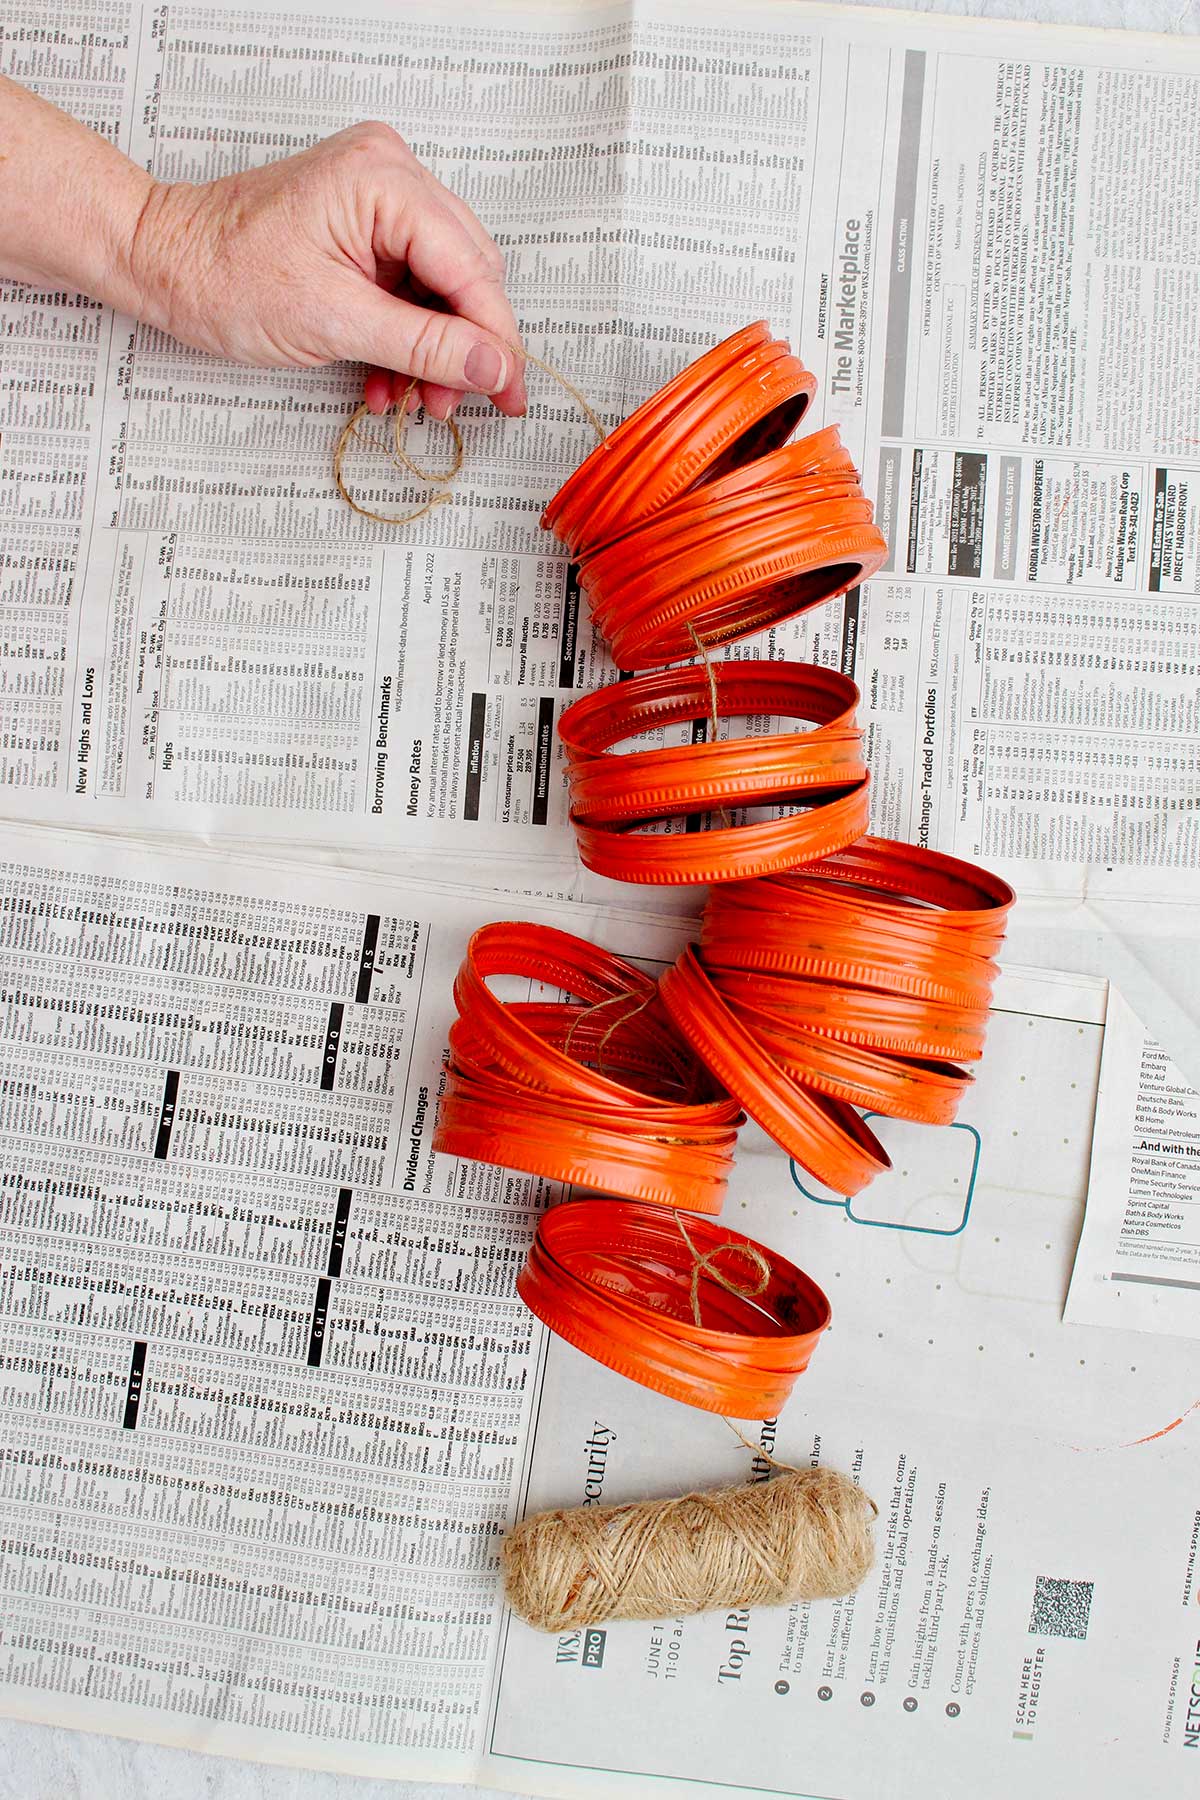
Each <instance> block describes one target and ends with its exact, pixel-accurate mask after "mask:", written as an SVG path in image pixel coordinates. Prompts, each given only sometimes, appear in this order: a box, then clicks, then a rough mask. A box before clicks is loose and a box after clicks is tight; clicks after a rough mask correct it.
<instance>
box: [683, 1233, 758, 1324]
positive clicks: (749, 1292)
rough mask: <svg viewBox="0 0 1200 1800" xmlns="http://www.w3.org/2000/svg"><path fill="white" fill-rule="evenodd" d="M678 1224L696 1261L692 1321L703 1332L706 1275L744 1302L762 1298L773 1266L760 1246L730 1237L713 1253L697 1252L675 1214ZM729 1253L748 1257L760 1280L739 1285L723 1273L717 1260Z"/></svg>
mask: <svg viewBox="0 0 1200 1800" xmlns="http://www.w3.org/2000/svg"><path fill="white" fill-rule="evenodd" d="M675 1224H676V1226H677V1227H678V1230H679V1235H680V1237H681V1238H682V1239H683V1241H684V1243H685V1244H686V1245H687V1248H688V1254H689V1256H690V1257H691V1259H692V1285H691V1294H690V1298H691V1303H692V1320H693V1323H694V1324H696V1325H698V1326H699V1327H700V1329H701V1330H703V1329H704V1321H703V1319H702V1318H701V1317H700V1281H701V1278H702V1276H705V1275H707V1276H708V1278H709V1280H710V1281H715V1282H716V1284H717V1286H718V1287H723V1288H724V1289H725V1291H726V1293H727V1294H736V1295H737V1296H738V1298H739V1299H740V1300H757V1299H758V1296H759V1295H760V1294H761V1293H762V1292H763V1289H764V1288H765V1287H766V1285H767V1283H768V1282H769V1281H770V1279H771V1265H770V1263H769V1262H768V1261H767V1258H766V1257H765V1256H764V1255H763V1253H762V1251H761V1250H760V1249H759V1247H758V1245H757V1244H740V1243H738V1242H737V1241H736V1240H735V1239H734V1238H729V1239H728V1240H727V1241H726V1242H725V1243H724V1244H718V1245H717V1246H716V1248H715V1249H713V1250H705V1251H700V1250H697V1248H696V1246H695V1244H694V1243H693V1241H692V1238H691V1235H690V1233H689V1232H688V1229H687V1227H686V1225H685V1224H684V1222H683V1220H682V1219H681V1218H680V1217H679V1214H678V1213H676V1214H675ZM726 1251H729V1252H730V1253H731V1254H733V1255H741V1256H744V1257H745V1258H746V1260H747V1261H748V1262H751V1263H753V1265H754V1268H755V1272H756V1274H757V1276H758V1280H757V1281H754V1280H753V1278H751V1280H749V1281H747V1282H745V1283H739V1282H737V1281H735V1280H734V1279H733V1277H732V1276H731V1275H724V1274H722V1272H721V1270H720V1269H719V1268H718V1267H717V1258H718V1256H721V1255H723V1254H724V1253H725V1252H726Z"/></svg>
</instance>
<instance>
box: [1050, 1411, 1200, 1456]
mask: <svg viewBox="0 0 1200 1800" xmlns="http://www.w3.org/2000/svg"><path fill="white" fill-rule="evenodd" d="M1197 1408H1200V1400H1193V1401H1192V1404H1191V1405H1190V1406H1185V1407H1184V1409H1183V1411H1182V1412H1181V1413H1180V1415H1179V1417H1178V1418H1177V1419H1172V1420H1171V1423H1170V1424H1169V1425H1163V1426H1162V1427H1161V1428H1160V1429H1159V1430H1158V1431H1151V1432H1148V1433H1147V1435H1146V1436H1145V1437H1140V1438H1130V1440H1129V1442H1128V1443H1125V1444H1072V1445H1070V1446H1069V1447H1070V1448H1071V1449H1072V1450H1075V1451H1078V1452H1079V1453H1080V1454H1081V1455H1086V1454H1087V1453H1088V1452H1089V1451H1090V1452H1093V1453H1094V1452H1096V1451H1098V1450H1101V1451H1103V1450H1136V1449H1137V1447H1138V1445H1139V1444H1153V1443H1154V1442H1155V1441H1156V1440H1157V1439H1158V1438H1165V1437H1166V1435H1167V1433H1168V1432H1169V1431H1174V1430H1176V1429H1177V1427H1178V1426H1180V1425H1182V1424H1183V1423H1184V1421H1185V1420H1186V1419H1190V1418H1191V1416H1192V1414H1193V1413H1194V1412H1195V1411H1196V1410H1197Z"/></svg>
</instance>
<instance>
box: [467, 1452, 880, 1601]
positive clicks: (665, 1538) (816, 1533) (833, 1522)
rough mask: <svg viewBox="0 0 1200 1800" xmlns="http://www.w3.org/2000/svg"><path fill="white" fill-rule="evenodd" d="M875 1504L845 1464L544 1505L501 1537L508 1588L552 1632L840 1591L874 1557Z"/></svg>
mask: <svg viewBox="0 0 1200 1800" xmlns="http://www.w3.org/2000/svg"><path fill="white" fill-rule="evenodd" d="M875 1513H876V1507H875V1504H874V1502H873V1501H872V1500H870V1499H869V1498H868V1497H867V1495H865V1494H864V1493H863V1492H862V1490H861V1489H860V1488H857V1487H855V1485H854V1483H853V1482H852V1481H851V1480H850V1479H849V1478H848V1477H847V1476H845V1475H840V1474H838V1472H837V1471H836V1470H835V1469H791V1470H787V1471H786V1472H784V1473H782V1474H777V1475H773V1476H772V1477H771V1479H770V1480H769V1481H758V1482H752V1483H748V1484H743V1485H741V1486H739V1487H729V1488H717V1489H714V1490H713V1491H712V1492H711V1493H697V1494H684V1495H683V1496H682V1497H681V1498H680V1499H675V1500H640V1501H635V1502H632V1503H631V1504H628V1505H625V1506H605V1507H599V1506H581V1507H575V1508H573V1509H571V1510H569V1511H559V1512H548V1513H539V1514H538V1515H537V1516H536V1517H534V1518H532V1519H526V1520H524V1521H523V1522H522V1523H521V1524H520V1525H518V1526H516V1527H515V1529H514V1530H513V1531H511V1532H510V1533H509V1535H508V1537H507V1538H505V1540H504V1542H503V1544H502V1545H501V1549H500V1557H501V1563H502V1566H503V1570H504V1587H505V1592H506V1595H507V1597H508V1603H509V1605H510V1606H511V1607H512V1609H513V1611H514V1612H515V1613H517V1614H519V1615H520V1617H521V1618H523V1619H525V1620H526V1621H527V1622H528V1623H529V1624H530V1625H532V1626H534V1627H535V1628H536V1629H537V1630H538V1631H550V1632H561V1631H568V1630H573V1629H574V1628H575V1627H576V1626H581V1625H599V1624H601V1623H603V1621H604V1620H606V1619H670V1618H678V1617H679V1616H681V1615H682V1614H685V1613H700V1612H708V1611H711V1610H712V1609H714V1608H725V1609H732V1608H735V1607H736V1608H741V1607H748V1606H783V1605H790V1604H792V1603H793V1602H795V1601H798V1600H825V1599H833V1598H835V1597H836V1596H837V1595H839V1594H848V1593H850V1592H851V1591H852V1590H853V1589H854V1588H856V1587H857V1586H858V1585H859V1583H860V1582H861V1581H862V1579H863V1577H864V1576H865V1575H866V1574H867V1571H868V1570H869V1569H870V1567H871V1563H872V1559H873V1554H874V1546H873V1540H872V1531H871V1525H872V1521H873V1519H874V1517H875Z"/></svg>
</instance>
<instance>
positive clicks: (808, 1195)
mask: <svg viewBox="0 0 1200 1800" xmlns="http://www.w3.org/2000/svg"><path fill="white" fill-rule="evenodd" d="M881 1116H882V1115H881V1114H879V1113H864V1114H863V1117H864V1119H867V1120H871V1119H878V1118H880V1117H881ZM942 1129H943V1130H944V1131H966V1132H969V1133H970V1135H971V1137H972V1139H973V1140H974V1141H973V1144H972V1152H971V1172H970V1174H969V1176H968V1177H967V1184H966V1193H965V1194H964V1196H963V1204H962V1215H961V1217H960V1218H959V1221H958V1223H957V1225H909V1224H907V1223H905V1222H904V1221H903V1220H901V1219H864V1218H862V1217H861V1215H860V1214H858V1213H856V1212H855V1210H854V1200H853V1198H852V1197H848V1196H844V1195H828V1194H816V1193H814V1192H813V1191H812V1189H811V1188H809V1187H806V1186H805V1185H804V1182H803V1181H802V1180H801V1179H800V1176H801V1174H804V1176H805V1179H806V1180H811V1179H812V1177H811V1176H809V1175H808V1173H807V1171H805V1170H799V1169H797V1167H796V1163H795V1159H794V1158H793V1159H792V1160H791V1161H790V1162H789V1163H788V1168H789V1169H790V1171H791V1177H792V1182H793V1184H794V1185H795V1186H796V1187H797V1188H798V1189H799V1191H800V1192H801V1193H802V1194H803V1195H804V1198H805V1199H806V1200H811V1201H812V1203H813V1205H814V1206H836V1207H838V1208H840V1209H841V1211H843V1212H844V1213H845V1215H846V1217H847V1218H848V1219H849V1220H850V1222H851V1224H853V1225H870V1226H872V1227H873V1228H874V1229H875V1230H877V1231H911V1232H914V1233H916V1234H917V1235H918V1236H920V1237H958V1236H959V1234H960V1233H961V1232H964V1231H965V1230H966V1228H967V1223H968V1221H969V1219H970V1217H971V1202H972V1200H973V1199H974V1196H975V1183H976V1180H977V1179H978V1175H979V1159H980V1155H981V1153H982V1150H983V1140H982V1138H981V1137H980V1135H979V1133H978V1131H976V1129H975V1127H974V1125H966V1124H963V1123H959V1122H956V1123H955V1124H953V1125H948V1126H944V1127H943V1128H942ZM883 1179H884V1180H886V1176H885V1177H883ZM875 1191H876V1193H878V1185H877V1186H876V1190H875Z"/></svg>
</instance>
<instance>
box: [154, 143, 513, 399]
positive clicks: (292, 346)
mask: <svg viewBox="0 0 1200 1800" xmlns="http://www.w3.org/2000/svg"><path fill="white" fill-rule="evenodd" d="M130 269H131V272H132V276H133V280H134V284H135V288H136V290H137V293H138V295H139V301H140V303H139V305H138V308H137V310H138V313H139V316H140V317H142V318H144V319H147V320H149V321H150V322H151V323H153V324H156V325H158V326H160V327H161V328H162V329H163V330H165V331H169V332H170V333H171V335H172V336H173V337H177V338H179V339H181V340H182V341H183V342H184V343H188V344H192V345H194V346H195V347H196V348H197V349H200V350H210V351H213V352H215V353H216V354H217V355H220V356H226V357H230V358H232V359H233V360H234V361H235V362H242V363H250V364H252V365H254V366H255V367H259V368H288V367H291V368H295V367H301V368H305V367H309V368H311V367H316V366H318V365H320V364H323V363H330V362H338V361H341V360H343V359H347V360H351V361H360V362H365V363H367V364H368V365H371V367H370V372H369V374H368V376H367V382H366V394H365V397H366V401H367V404H368V406H369V407H370V408H371V410H372V411H373V412H382V411H384V410H385V408H386V407H387V405H388V403H389V401H390V400H393V399H395V400H396V401H400V400H402V399H403V396H404V395H405V393H406V392H407V390H408V388H409V383H410V378H412V377H415V378H416V380H417V384H418V385H417V389H416V393H415V394H414V397H413V402H412V403H413V404H415V403H416V397H417V396H418V395H419V397H420V399H421V400H422V401H423V402H424V404H425V407H426V408H427V410H428V411H429V412H430V413H431V414H432V416H433V417H434V418H438V419H444V418H446V417H448V416H449V414H450V413H451V412H452V411H453V409H454V407H455V405H456V404H457V402H458V401H459V400H460V399H461V397H462V395H463V394H464V393H484V394H488V395H489V396H490V397H491V399H492V401H493V403H494V405H495V406H497V407H498V408H499V410H500V411H501V412H503V413H508V414H510V415H515V414H518V413H522V412H524V410H525V382H524V365H523V361H522V359H521V358H520V357H519V356H518V355H516V354H515V353H514V349H513V346H514V345H517V344H518V343H519V336H518V331H517V323H516V320H515V318H514V317H513V311H512V307H511V306H510V305H509V302H508V298H507V296H506V294H505V292H504V259H503V257H502V256H501V254H500V251H499V250H498V249H497V247H496V245H495V244H494V243H493V241H492V239H491V238H490V237H489V236H488V234H487V232H486V231H485V230H484V228H483V226H482V225H481V224H480V222H479V220H478V219H477V218H476V217H475V215H474V213H473V212H472V211H471V209H470V207H468V206H467V205H466V204H465V203H464V202H463V201H462V200H460V199H459V198H458V196H457V195H456V194H453V193H451V192H450V190H449V189H448V188H445V187H443V186H442V184H441V182H439V181H438V180H437V179H436V178H435V177H434V176H433V175H432V174H430V172H429V170H428V169H426V168H424V167H423V166H422V164H421V163H420V162H418V160H417V158H416V157H415V156H414V155H413V153H412V151H411V150H410V149H409V148H408V146H407V144H405V142H404V140H403V139H402V138H400V137H399V136H397V134H396V133H395V132H394V131H392V130H391V129H390V127H388V126H386V125H381V124H374V123H372V124H363V125H354V126H351V128H350V129H349V130H348V131H340V132H338V133H337V135H336V136H335V137H330V138H326V139H325V140H324V141H323V142H322V143H319V144H315V145H314V146H313V147H312V148H311V149H310V150H304V151H302V152H301V153H300V154H299V155H297V156H290V157H287V158H286V159H285V160H283V161H281V162H275V163H268V164H266V165H265V166H264V167H262V168H258V169H248V170H246V171H245V172H244V173H243V174H240V175H226V176H223V177H221V178H220V179H219V180H216V181H210V182H206V183H204V184H202V185H200V186H189V185H188V184H186V183H179V184H175V185H162V184H159V185H156V186H154V187H153V188H152V189H151V191H150V193H149V196H148V198H147V200H146V203H145V205H144V206H143V208H142V211H141V214H140V217H139V220H138V224H137V228H136V230H135V232H134V236H133V242H132V245H131V247H130Z"/></svg>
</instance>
